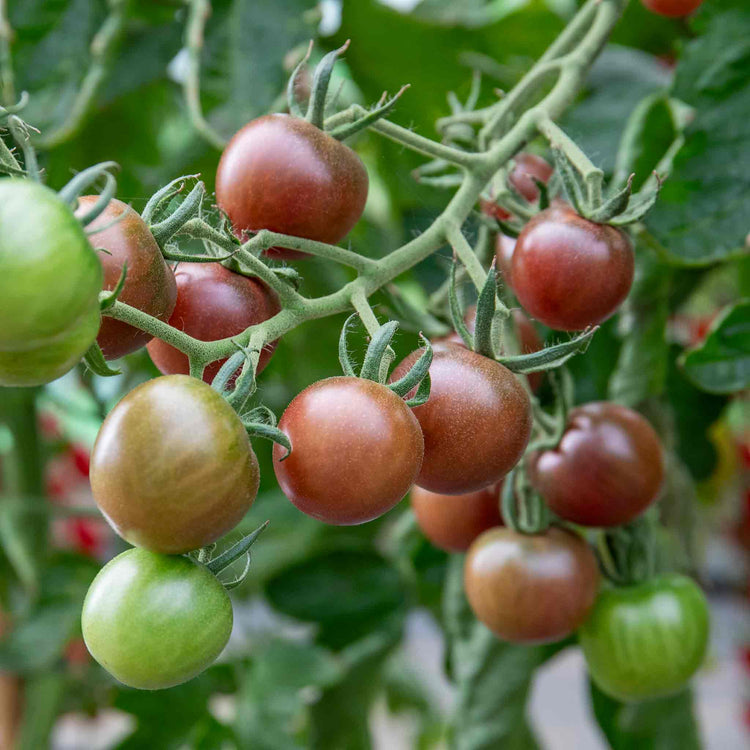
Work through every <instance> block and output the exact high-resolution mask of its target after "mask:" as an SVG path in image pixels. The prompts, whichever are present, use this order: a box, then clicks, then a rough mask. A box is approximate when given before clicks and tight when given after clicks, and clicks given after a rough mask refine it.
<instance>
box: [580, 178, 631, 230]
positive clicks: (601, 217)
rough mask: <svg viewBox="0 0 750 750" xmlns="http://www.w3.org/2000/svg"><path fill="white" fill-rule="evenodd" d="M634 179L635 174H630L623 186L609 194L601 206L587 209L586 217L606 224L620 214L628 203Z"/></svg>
mask: <svg viewBox="0 0 750 750" xmlns="http://www.w3.org/2000/svg"><path fill="white" fill-rule="evenodd" d="M634 179H635V175H634V174H631V175H630V177H628V181H627V183H626V184H625V186H624V187H622V188H620V189H619V190H618V191H616V192H615V193H614V194H613V195H611V196H610V197H609V198H608V199H607V200H606V201H605V202H604V203H602V205H601V206H599V207H598V208H595V209H594V210H592V211H589V214H588V216H587V217H586V218H587V219H589V220H590V221H595V222H596V223H597V224H606V223H608V222H609V221H610V220H611V219H613V218H614V217H615V216H619V215H620V214H622V212H623V211H625V209H626V208H627V207H628V204H629V203H630V197H631V193H632V190H633V180H634Z"/></svg>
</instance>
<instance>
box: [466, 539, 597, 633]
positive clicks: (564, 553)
mask: <svg viewBox="0 0 750 750" xmlns="http://www.w3.org/2000/svg"><path fill="white" fill-rule="evenodd" d="M464 584H465V587H466V596H467V598H468V599H469V604H470V605H471V608H472V610H473V611H474V614H475V615H476V616H477V618H478V619H479V620H480V621H481V622H483V623H484V624H485V625H486V626H487V627H488V628H489V629H490V630H491V631H492V632H493V633H495V635H497V636H498V637H499V638H502V639H503V640H505V641H511V642H512V643H550V642H552V641H559V640H561V639H563V638H565V637H566V636H568V635H570V634H571V633H572V632H573V631H574V630H576V629H577V628H578V627H579V626H580V625H581V623H583V622H584V620H585V619H586V617H587V616H588V614H589V612H590V610H591V608H592V606H593V605H594V600H595V599H596V592H597V589H598V587H599V569H598V567H597V563H596V558H595V557H594V554H593V552H591V550H590V549H589V548H588V546H587V545H586V542H585V541H584V540H583V539H581V538H580V537H579V536H577V535H576V534H573V533H572V532H570V531H566V530H563V529H557V528H550V529H548V530H547V531H545V532H544V533H542V534H534V535H526V534H520V533H518V532H517V531H512V530H511V529H490V530H489V531H485V532H484V534H482V535H481V536H480V537H479V538H478V539H477V540H476V541H475V542H474V543H473V544H472V545H471V547H470V548H469V553H468V555H467V556H466V562H465V567H464Z"/></svg>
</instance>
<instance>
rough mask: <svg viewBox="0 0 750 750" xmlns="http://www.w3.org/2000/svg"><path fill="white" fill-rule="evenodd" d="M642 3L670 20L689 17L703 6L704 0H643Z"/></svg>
mask: <svg viewBox="0 0 750 750" xmlns="http://www.w3.org/2000/svg"><path fill="white" fill-rule="evenodd" d="M641 2H642V3H643V5H644V6H645V7H646V8H648V9H649V10H650V11H651V12H653V13H658V14H659V15H660V16H667V17H668V18H681V17H682V16H688V15H690V14H691V13H692V12H693V11H694V10H697V9H698V8H699V7H700V6H701V5H702V4H703V0H641Z"/></svg>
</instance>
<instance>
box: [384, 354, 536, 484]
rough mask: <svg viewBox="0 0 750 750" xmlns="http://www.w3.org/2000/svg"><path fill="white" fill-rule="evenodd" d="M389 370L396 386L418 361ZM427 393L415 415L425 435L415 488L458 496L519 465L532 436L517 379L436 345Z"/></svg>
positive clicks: (488, 362) (489, 364)
mask: <svg viewBox="0 0 750 750" xmlns="http://www.w3.org/2000/svg"><path fill="white" fill-rule="evenodd" d="M420 354H421V351H415V352H412V353H411V354H410V355H409V356H407V357H406V358H405V359H404V360H403V361H402V362H401V364H400V365H399V366H398V367H397V368H396V369H395V370H394V372H393V374H392V376H391V378H392V380H397V379H398V378H400V377H401V376H403V375H404V374H405V373H406V371H407V370H408V369H409V368H410V367H411V366H412V365H413V364H414V363H415V362H416V360H417V359H418V358H419V356H420ZM430 378H431V380H432V388H431V391H430V398H429V400H428V401H427V403H425V404H422V406H417V407H416V408H415V409H414V415H415V416H416V418H417V419H418V420H419V424H420V425H421V427H422V433H423V434H424V462H423V464H422V470H421V471H420V473H419V479H417V482H416V484H418V485H419V486H420V487H424V488H425V489H427V490H431V491H432V492H440V493H444V494H448V495H460V494H463V493H466V492H474V491H475V490H480V489H482V488H484V487H487V486H488V485H490V484H493V483H494V482H497V481H498V480H500V479H502V477H504V476H505V475H506V474H507V473H508V472H509V471H510V470H511V469H512V468H513V467H514V466H515V465H516V464H517V463H518V461H519V460H520V458H521V456H522V455H523V452H524V449H525V448H526V444H527V443H528V441H529V435H530V433H531V405H530V402H529V397H528V395H527V393H526V391H525V390H524V388H523V386H522V385H521V383H520V381H519V380H518V378H516V376H515V375H513V373H512V372H511V371H510V370H508V369H507V368H505V367H503V366H502V365H500V364H498V363H497V362H495V361H493V360H491V359H487V357H483V356H481V355H480V354H476V353H475V352H472V351H469V350H468V349H466V348H464V347H462V346H458V345H456V344H450V343H445V344H436V345H435V347H434V357H433V360H432V365H431V366H430Z"/></svg>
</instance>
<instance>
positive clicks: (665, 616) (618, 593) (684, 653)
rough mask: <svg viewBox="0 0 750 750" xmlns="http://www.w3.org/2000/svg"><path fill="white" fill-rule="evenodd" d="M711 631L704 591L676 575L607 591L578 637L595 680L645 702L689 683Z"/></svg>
mask: <svg viewBox="0 0 750 750" xmlns="http://www.w3.org/2000/svg"><path fill="white" fill-rule="evenodd" d="M708 630H709V614H708V604H707V603H706V598H705V596H704V595H703V592H702V591H701V590H700V588H699V587H698V586H697V585H696V584H695V583H694V582H693V581H692V580H691V579H690V578H687V577H686V576H682V575H674V574H673V575H664V576H659V577H658V578H654V579H652V580H650V581H647V582H645V583H641V584H638V585H635V586H626V587H623V588H609V589H606V590H604V591H602V592H601V594H599V598H598V599H597V600H596V604H595V605H594V609H593V610H592V612H591V616H590V617H589V619H588V621H587V622H586V623H585V624H584V625H583V627H582V628H581V629H580V631H579V633H578V638H579V641H580V644H581V648H582V649H583V654H584V656H585V657H586V663H587V665H588V669H589V672H590V673H591V678H592V679H593V681H594V682H595V683H596V684H597V685H598V686H599V687H600V688H601V689H602V690H603V691H604V692H605V693H608V694H609V695H611V696H613V697H614V698H617V699H618V700H622V701H640V700H647V699H649V698H657V697H659V696H664V695H669V694H670V693H675V692H677V691H679V690H681V689H682V688H683V687H685V685H687V683H688V681H689V680H690V678H691V677H692V676H693V674H695V672H696V671H697V669H698V668H699V667H700V666H701V664H702V663H703V659H704V657H705V655H706V647H707V644H708Z"/></svg>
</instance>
